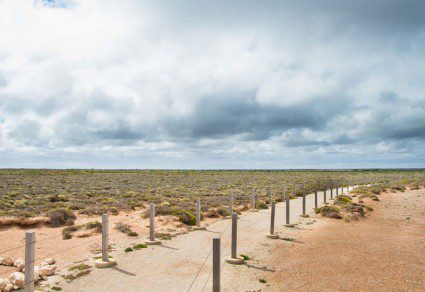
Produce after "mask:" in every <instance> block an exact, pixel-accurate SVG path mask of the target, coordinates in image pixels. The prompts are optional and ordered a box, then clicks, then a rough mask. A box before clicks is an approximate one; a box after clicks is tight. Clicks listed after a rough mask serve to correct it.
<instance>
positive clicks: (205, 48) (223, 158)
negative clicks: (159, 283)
mask: <svg viewBox="0 0 425 292" xmlns="http://www.w3.org/2000/svg"><path fill="white" fill-rule="evenodd" d="M34 3H35V4H33V3H31V2H25V1H14V2H12V1H10V2H6V1H3V2H0V35H2V43H1V45H0V154H1V155H0V157H1V158H0V167H2V166H5V167H6V166H7V167H15V166H16V167H18V166H30V167H33V166H37V167H49V166H52V167H141V168H143V167H153V168H156V167H160V168H161V167H186V168H192V167H195V168H209V167H213V168H239V167H241V168H250V167H264V168H268V167H270V168H285V167H317V166H318V165H322V164H323V165H329V166H330V167H332V166H333V164H338V165H342V164H341V163H344V162H347V163H349V165H346V167H350V165H352V166H357V167H362V166H364V167H367V166H370V165H372V166H377V165H382V166H394V165H397V166H400V165H401V166H415V167H416V166H422V167H423V166H425V157H424V153H425V146H424V145H425V93H424V92H425V83H424V82H423V76H425V66H424V64H425V53H424V50H423V48H424V47H425V2H423V1H408V2H406V1H389V2H375V1H369V2H365V1H350V2H297V1H294V2H287V1H286V2H285V1H248V2H247V1H244V2H239V1H233V2H223V1H207V2H205V1H199V2H198V1H179V2H173V1H155V2H145V1H132V0H128V1H121V2H120V4H119V5H117V4H116V2H114V1H95V0H94V1H82V2H77V1H76V2H75V3H72V4H71V2H64V1H48V3H47V2H44V1H35V2H34ZM46 3H47V4H46ZM21 13H25V15H26V17H25V18H22V17H20V16H21ZM94 24H101V25H94ZM17 35H20V36H21V37H19V38H17ZM56 158H57V159H56ZM57 160H63V163H62V164H61V163H60V162H57Z"/></svg>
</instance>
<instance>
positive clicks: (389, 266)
mask: <svg viewBox="0 0 425 292" xmlns="http://www.w3.org/2000/svg"><path fill="white" fill-rule="evenodd" d="M380 198H381V202H380V203H375V206H376V208H375V211H374V212H372V214H371V215H370V217H369V218H367V219H365V220H359V221H352V222H348V223H347V222H343V221H336V220H330V219H323V220H326V221H328V224H325V225H323V224H318V225H315V226H316V227H315V228H313V229H311V230H309V231H308V232H300V233H299V234H298V236H295V237H296V238H295V239H296V242H291V243H289V244H288V245H287V246H286V247H285V248H284V249H282V247H281V246H279V247H275V248H274V249H272V250H270V254H271V255H274V256H273V258H272V257H269V258H268V260H265V261H264V262H263V263H264V264H265V265H266V266H273V267H274V269H275V270H276V272H275V273H269V274H268V276H269V277H268V278H267V280H268V282H267V285H266V286H265V288H266V287H267V288H268V289H270V290H274V291H275V290H283V289H289V290H361V291H367V290H375V291H376V290H380V291H388V290H403V291H406V290H409V291H411V290H416V291H419V290H420V291H424V290H425V257H424V255H425V190H424V189H421V190H417V191H407V192H405V193H390V194H388V193H386V194H382V195H381V196H380Z"/></svg>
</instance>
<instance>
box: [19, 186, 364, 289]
mask: <svg viewBox="0 0 425 292" xmlns="http://www.w3.org/2000/svg"><path fill="white" fill-rule="evenodd" d="M366 184H367V182H366V179H365V180H364V185H366ZM320 185H321V183H320V181H319V182H318V188H320ZM334 186H336V189H335V190H336V195H338V181H335V184H334ZM348 186H349V184H348V185H347V191H348ZM310 187H311V189H312V184H310ZM318 188H316V189H315V190H314V207H315V208H317V207H318V195H317V189H318ZM295 190H296V183H295V182H294V193H295ZM343 190H344V187H343V185H342V186H341V192H343ZM326 192H327V185H326V183H324V184H323V202H324V203H325V204H327V202H326ZM285 193H286V188H285V185H283V197H284V200H285V202H286V204H285V205H286V224H285V226H287V227H291V226H293V225H292V224H290V198H289V196H286V194H285ZM332 196H333V190H332V187H331V188H330V197H331V198H332ZM269 203H270V205H271V219H270V234H268V235H267V237H269V238H278V236H277V235H276V234H274V226H275V208H276V206H275V202H273V200H272V192H271V189H270V190H269ZM302 203H303V207H302V216H307V215H306V194H305V186H304V184H302ZM250 205H251V210H253V211H254V210H255V193H254V191H252V192H251V196H250ZM229 212H230V214H231V220H232V247H231V258H230V259H227V260H226V261H227V262H229V263H232V264H242V263H244V261H243V259H241V258H238V256H237V249H236V248H237V214H236V213H234V212H233V194H232V193H231V194H230V200H229ZM154 218H155V205H154V204H153V203H151V204H150V226H149V240H148V241H146V244H161V242H160V241H159V240H155V220H154ZM108 221H109V217H108V214H103V215H102V262H104V263H108V262H110V258H109V252H108V247H109V244H108ZM194 229H195V230H202V229H205V227H201V202H200V198H197V200H196V226H195V227H194ZM34 262H35V233H34V231H28V232H26V235H25V284H24V291H25V292H33V291H34ZM104 267H105V266H104ZM213 291H214V292H217V291H220V238H214V239H213Z"/></svg>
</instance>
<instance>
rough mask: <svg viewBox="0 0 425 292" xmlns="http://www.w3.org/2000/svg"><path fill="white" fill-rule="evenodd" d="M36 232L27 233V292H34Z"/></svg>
mask: <svg viewBox="0 0 425 292" xmlns="http://www.w3.org/2000/svg"><path fill="white" fill-rule="evenodd" d="M34 262H35V232H34V231H27V232H26V233H25V281H24V290H25V292H34Z"/></svg>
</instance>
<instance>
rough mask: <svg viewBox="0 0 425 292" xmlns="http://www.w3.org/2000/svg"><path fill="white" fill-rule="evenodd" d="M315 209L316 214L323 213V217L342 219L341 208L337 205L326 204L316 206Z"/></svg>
mask: <svg viewBox="0 0 425 292" xmlns="http://www.w3.org/2000/svg"><path fill="white" fill-rule="evenodd" d="M315 211H316V214H321V215H322V216H323V217H327V218H334V219H342V216H341V213H340V212H339V209H338V207H336V206H329V205H326V206H323V207H320V208H316V210H315Z"/></svg>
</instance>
